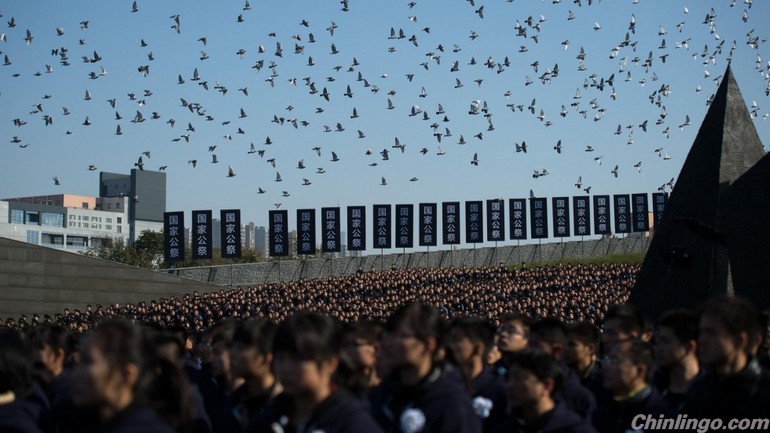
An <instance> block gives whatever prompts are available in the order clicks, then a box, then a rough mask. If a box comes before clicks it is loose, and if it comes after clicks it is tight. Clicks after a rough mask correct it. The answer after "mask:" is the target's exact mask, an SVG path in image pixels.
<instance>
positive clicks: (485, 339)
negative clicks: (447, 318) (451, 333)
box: [449, 317, 495, 351]
mask: <svg viewBox="0 0 770 433" xmlns="http://www.w3.org/2000/svg"><path fill="white" fill-rule="evenodd" d="M449 329H450V330H452V329H459V330H461V331H462V332H463V333H464V334H465V336H466V337H468V339H469V340H471V341H472V342H474V343H481V344H483V345H484V350H485V351H487V350H489V349H490V348H491V347H492V346H493V345H494V344H495V327H494V326H493V325H492V324H491V323H490V322H489V321H488V320H486V319H481V318H474V317H460V318H457V319H455V320H453V321H452V323H450V324H449Z"/></svg>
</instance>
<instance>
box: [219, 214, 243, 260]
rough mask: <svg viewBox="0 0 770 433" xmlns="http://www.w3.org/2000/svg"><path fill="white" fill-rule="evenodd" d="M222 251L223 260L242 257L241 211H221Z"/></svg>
mask: <svg viewBox="0 0 770 433" xmlns="http://www.w3.org/2000/svg"><path fill="white" fill-rule="evenodd" d="M219 214H220V218H221V222H220V236H221V244H222V245H221V246H220V248H221V251H220V254H221V256H222V258H223V259H237V258H239V257H241V211H240V209H223V210H221V211H219Z"/></svg>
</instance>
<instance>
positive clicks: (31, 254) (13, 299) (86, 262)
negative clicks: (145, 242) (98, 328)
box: [0, 238, 220, 322]
mask: <svg viewBox="0 0 770 433" xmlns="http://www.w3.org/2000/svg"><path fill="white" fill-rule="evenodd" d="M219 289H220V287H217V286H213V285H210V284H206V283H203V282H200V281H192V280H188V279H184V278H179V277H176V276H172V275H167V274H165V273H162V272H155V271H150V270H146V269H140V268H135V267H133V266H127V265H122V264H119V263H113V262H109V261H105V260H99V259H94V258H90V257H85V256H82V255H79V254H75V253H69V252H65V251H60V250H56V249H52V248H45V247H40V246H36V245H30V244H27V243H25V242H18V241H14V240H11V239H6V238H0V320H2V321H3V322H4V321H5V318H8V317H15V318H18V317H19V316H20V315H22V314H27V315H28V316H29V315H31V314H33V313H40V314H53V313H60V312H62V311H63V310H64V308H69V309H74V308H81V309H82V308H84V307H85V306H86V305H87V304H92V305H95V304H103V305H105V304H109V303H114V302H119V303H121V304H122V303H129V302H130V303H136V302H139V301H150V300H152V299H158V298H160V297H164V296H165V297H169V296H172V295H175V296H181V295H183V294H185V293H192V292H193V291H196V290H197V291H199V292H210V291H214V290H219Z"/></svg>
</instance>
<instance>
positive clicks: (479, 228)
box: [465, 201, 484, 244]
mask: <svg viewBox="0 0 770 433" xmlns="http://www.w3.org/2000/svg"><path fill="white" fill-rule="evenodd" d="M481 207H482V203H481V201H466V202H465V243H468V244H476V243H480V242H484V219H483V217H482V216H481V212H482V210H481Z"/></svg>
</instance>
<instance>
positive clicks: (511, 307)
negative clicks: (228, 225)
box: [5, 264, 639, 332]
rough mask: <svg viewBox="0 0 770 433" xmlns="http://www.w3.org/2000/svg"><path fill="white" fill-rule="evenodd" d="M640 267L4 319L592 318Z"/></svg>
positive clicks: (454, 278) (397, 274) (305, 288)
mask: <svg viewBox="0 0 770 433" xmlns="http://www.w3.org/2000/svg"><path fill="white" fill-rule="evenodd" d="M638 272H639V265H624V264H613V265H609V264H608V265H557V266H544V267H526V266H523V267H520V268H517V269H508V268H507V267H505V266H502V265H501V266H497V267H487V268H430V269H389V270H386V271H383V272H376V271H372V272H358V273H356V274H353V275H347V276H338V277H326V278H321V279H314V280H306V279H303V280H299V281H291V282H285V283H272V284H263V285H255V286H252V287H247V288H241V287H238V288H236V289H233V290H224V289H223V290H220V291H217V292H212V293H203V294H199V293H197V292H196V293H192V294H189V295H185V296H182V297H181V298H177V297H170V298H160V299H157V300H151V301H150V302H140V303H138V304H127V305H120V304H117V303H116V304H112V305H96V306H91V305H88V306H86V307H85V308H84V309H75V310H69V309H67V310H64V311H63V312H62V313H61V314H55V315H43V316H42V317H41V315H34V316H31V317H27V316H22V317H20V318H18V319H7V320H6V321H5V326H6V327H9V328H12V327H18V328H25V327H28V326H36V325H38V324H41V323H56V324H62V325H64V326H66V327H68V328H69V329H72V330H76V331H85V330H87V329H90V328H91V327H92V326H93V324H94V323H96V322H98V321H100V320H104V319H105V318H127V319H131V320H138V321H141V322H149V323H154V324H158V325H161V326H170V325H179V326H183V327H185V328H186V329H187V330H188V331H189V332H202V331H203V330H205V329H208V328H210V327H211V326H213V325H214V324H216V323H217V322H219V321H220V320H222V319H224V318H228V317H235V318H241V319H245V318H250V317H265V318H268V319H270V320H273V321H281V320H284V319H285V318H286V317H287V316H288V315H289V314H290V313H292V312H294V311H299V310H305V309H311V310H313V311H318V312H321V313H324V314H327V315H329V316H331V317H333V318H335V319H338V320H341V321H343V322H357V321H361V320H385V319H387V318H388V317H389V316H390V314H392V313H393V311H395V309H396V308H397V307H399V306H400V305H403V304H404V303H407V302H423V303H426V304H428V305H432V306H435V307H436V308H438V309H439V311H440V312H441V313H442V315H443V316H444V317H446V318H453V317H457V316H479V317H486V318H489V319H491V320H496V319H497V318H498V317H500V316H501V315H503V314H504V313H506V312H509V311H521V312H524V313H526V314H528V315H529V316H531V317H534V318H540V317H546V316H554V317H558V318H560V319H561V320H563V321H565V322H573V321H579V320H589V321H591V322H593V323H598V322H599V321H600V320H601V319H602V317H603V316H604V313H605V312H606V311H607V308H609V306H611V305H613V304H618V303H622V302H625V301H627V300H628V294H629V291H630V289H631V288H632V287H633V285H634V283H635V282H636V274H637V273H638Z"/></svg>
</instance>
